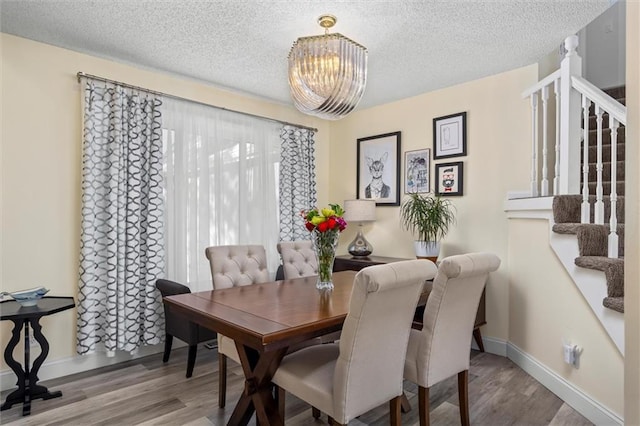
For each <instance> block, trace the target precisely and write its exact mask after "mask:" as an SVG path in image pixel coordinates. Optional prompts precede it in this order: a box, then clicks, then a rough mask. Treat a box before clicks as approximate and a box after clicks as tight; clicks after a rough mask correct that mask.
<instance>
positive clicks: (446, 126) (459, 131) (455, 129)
mask: <svg viewBox="0 0 640 426" xmlns="http://www.w3.org/2000/svg"><path fill="white" fill-rule="evenodd" d="M464 155H467V113H466V112H460V113H458V114H451V115H445V116H444V117H438V118H434V119H433V159H434V160H437V159H440V158H449V157H462V156H464Z"/></svg>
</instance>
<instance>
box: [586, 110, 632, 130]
mask: <svg viewBox="0 0 640 426" xmlns="http://www.w3.org/2000/svg"><path fill="white" fill-rule="evenodd" d="M619 124H620V125H619V126H618V131H620V129H621V128H623V127H625V125H624V124H622V123H619ZM580 128H581V129H584V125H583V121H582V117H580ZM597 128H598V117H596V116H595V115H594V114H591V115H590V116H589V129H597ZM602 128H603V129H608V128H609V113H607V112H605V113H604V114H602Z"/></svg>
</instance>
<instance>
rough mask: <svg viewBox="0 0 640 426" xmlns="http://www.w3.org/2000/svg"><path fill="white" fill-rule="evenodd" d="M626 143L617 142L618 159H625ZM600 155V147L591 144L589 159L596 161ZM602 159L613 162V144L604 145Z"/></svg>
mask: <svg viewBox="0 0 640 426" xmlns="http://www.w3.org/2000/svg"><path fill="white" fill-rule="evenodd" d="M624 147H625V144H624V143H618V144H616V151H617V152H616V158H617V159H618V161H623V162H624V160H625V154H626V151H625V148H624ZM597 157H598V147H597V146H590V147H589V161H591V162H594V163H595V162H596V159H597ZM602 161H605V162H611V144H606V145H602Z"/></svg>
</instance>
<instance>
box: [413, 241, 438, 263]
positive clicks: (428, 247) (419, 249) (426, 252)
mask: <svg viewBox="0 0 640 426" xmlns="http://www.w3.org/2000/svg"><path fill="white" fill-rule="evenodd" d="M413 246H414V248H415V251H416V257H417V258H418V259H424V258H427V259H431V260H433V261H434V262H435V259H437V258H438V255H439V254H440V243H439V242H434V241H414V242H413Z"/></svg>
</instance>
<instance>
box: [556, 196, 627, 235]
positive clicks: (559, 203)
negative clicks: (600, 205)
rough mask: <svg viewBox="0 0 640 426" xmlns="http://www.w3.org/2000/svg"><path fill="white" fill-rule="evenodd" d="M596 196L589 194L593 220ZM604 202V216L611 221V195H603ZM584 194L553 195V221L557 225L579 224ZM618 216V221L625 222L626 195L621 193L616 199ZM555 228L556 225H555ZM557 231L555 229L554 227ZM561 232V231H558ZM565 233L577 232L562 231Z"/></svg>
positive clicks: (606, 220) (607, 220)
mask: <svg viewBox="0 0 640 426" xmlns="http://www.w3.org/2000/svg"><path fill="white" fill-rule="evenodd" d="M595 201H596V196H595V195H590V196H589V204H591V209H590V210H591V222H593V218H594V209H593V205H594V204H595ZM602 201H603V202H604V218H605V222H609V217H610V212H611V202H610V197H609V196H605V197H603V200H602ZM581 205H582V195H556V196H555V197H553V221H554V222H555V224H556V225H558V224H560V223H574V224H579V223H580V221H581V218H582V216H581V213H580V209H581ZM616 218H617V220H618V223H624V196H623V195H619V196H618V198H617V201H616ZM554 228H555V225H554ZM554 231H555V229H554ZM557 232H560V231H557ZM560 233H563V234H567V233H569V234H575V232H560Z"/></svg>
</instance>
